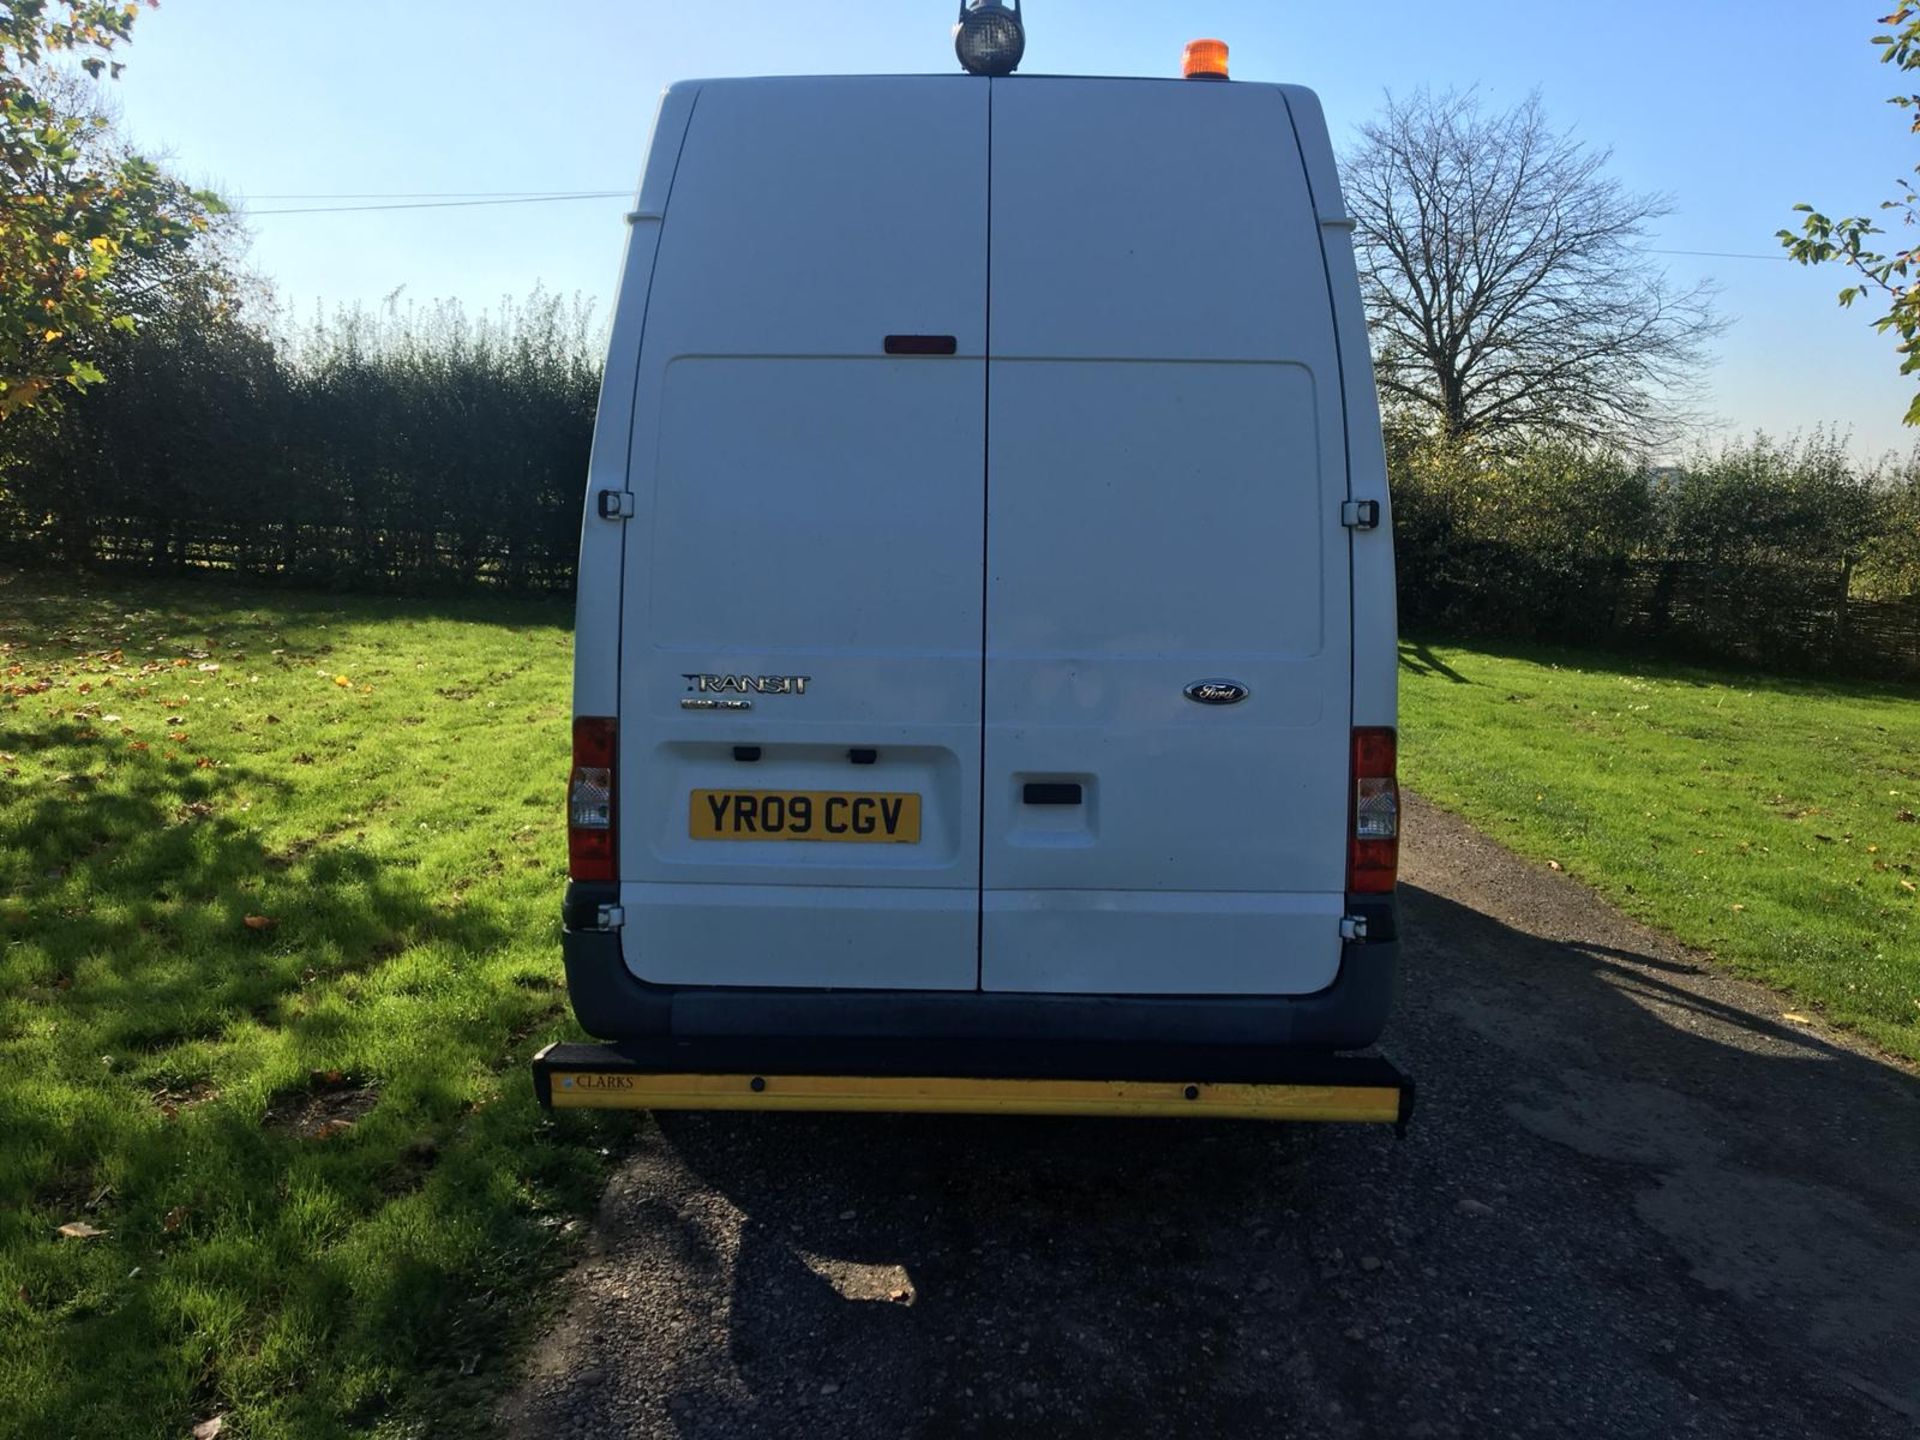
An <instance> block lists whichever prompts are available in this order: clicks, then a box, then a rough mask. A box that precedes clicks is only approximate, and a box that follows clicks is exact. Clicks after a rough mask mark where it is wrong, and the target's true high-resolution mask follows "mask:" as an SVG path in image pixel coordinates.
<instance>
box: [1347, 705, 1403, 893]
mask: <svg viewBox="0 0 1920 1440" xmlns="http://www.w3.org/2000/svg"><path fill="white" fill-rule="evenodd" d="M1396 750H1397V745H1396V741H1395V736H1394V732H1393V731H1392V730H1391V729H1389V728H1387V727H1385V726H1361V727H1356V728H1355V730H1354V732H1353V802H1352V804H1353V808H1352V817H1353V824H1352V829H1351V831H1350V833H1349V839H1348V849H1347V889H1348V890H1349V891H1352V892H1354V893H1356V894H1361V895H1385V894H1388V893H1390V892H1391V891H1392V890H1393V886H1394V882H1395V880H1396V879H1397V878H1398V877H1399V871H1400V782H1399V779H1398V778H1397V773H1396V769H1397V767H1396V761H1397V759H1398V756H1397V754H1396Z"/></svg>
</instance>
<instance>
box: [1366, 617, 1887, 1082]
mask: <svg viewBox="0 0 1920 1440" xmlns="http://www.w3.org/2000/svg"><path fill="white" fill-rule="evenodd" d="M1400 673H1401V680H1402V682H1403V691H1402V724H1403V735H1404V738H1403V741H1402V759H1401V769H1402V774H1403V775H1404V776H1405V778H1406V779H1407V781H1408V783H1410V784H1411V785H1412V786H1413V787H1414V788H1415V789H1417V790H1419V791H1420V792H1421V793H1423V794H1425V795H1426V796H1427V797H1428V798H1429V799H1432V800H1434V801H1436V802H1437V803H1439V804H1441V805H1444V806H1445V807H1447V808H1448V809H1450V810H1453V811H1456V812H1457V813H1459V814H1461V815H1463V816H1465V817H1466V818H1467V819H1468V820H1471V821H1472V822H1473V823H1474V824H1476V825H1478V826H1480V827H1481V828H1482V829H1484V830H1486V831H1487V832H1488V833H1489V834H1492V835H1493V836H1495V837H1496V838H1498V839H1500V840H1502V841H1504V842H1505V843H1507V844H1508V845H1510V846H1512V847H1513V848H1515V849H1517V850H1519V851H1521V852H1522V853H1524V854H1527V855H1529V856H1532V857H1533V858H1535V859H1537V860H1540V861H1543V862H1551V863H1554V864H1557V865H1559V866H1561V867H1563V868H1565V869H1566V870H1567V871H1568V872H1570V873H1571V874H1573V875H1575V876H1577V877H1578V878H1580V879H1581V880H1584V881H1586V882H1587V883H1588V884H1590V885H1592V886H1594V887H1595V888H1596V889H1598V890H1600V891H1601V892H1602V893H1604V894H1606V895H1607V896H1609V897H1610V898H1611V899H1613V900H1614V901H1615V902H1617V903H1618V904H1619V905H1621V906H1622V907H1623V908H1625V909H1627V910H1629V911H1631V912H1632V913H1634V914H1635V915H1638V916H1641V917H1643V918H1645V919H1647V920H1650V921H1652V922H1653V923H1654V924H1656V925H1659V926H1662V927H1664V928H1665V929H1667V930H1670V931H1672V932H1673V933H1674V934H1676V935H1678V936H1679V937H1680V938H1682V939H1683V940H1686V941H1688V942H1690V943H1691V944H1694V945H1697V946H1700V947H1701V948H1703V949H1706V950H1709V951H1711V952H1713V953H1714V954H1715V955H1716V956H1718V957H1719V958H1720V959H1721V960H1723V961H1725V962H1726V963H1727V964H1729V965H1730V966H1732V967H1734V968H1735V969H1737V970H1741V971H1744V972H1745V973H1747V974H1750V975H1753V976H1756V977H1758V978H1760V979H1763V980H1766V981H1769V982H1771V983H1773V984H1775V985H1778V986H1781V987H1782V988H1783V989H1785V990H1787V991H1788V992H1790V993H1791V994H1792V995H1794V996H1795V997H1797V998H1798V1001H1799V1003H1801V1004H1803V1005H1807V1006H1813V1007H1817V1008H1818V1009H1819V1010H1820V1011H1821V1012H1822V1013H1823V1014H1824V1015H1825V1016H1826V1017H1827V1018H1828V1019H1830V1020H1832V1021H1834V1022H1836V1023H1839V1024H1843V1025H1847V1026H1851V1027H1853V1028H1855V1029H1857V1030H1859V1031H1860V1032H1861V1033H1862V1034H1864V1035H1866V1036H1867V1037H1869V1038H1870V1039H1872V1040H1873V1041H1874V1042H1875V1043H1877V1044H1879V1045H1882V1046H1884V1047H1885V1048H1886V1049H1887V1050H1889V1051H1891V1052H1893V1053H1895V1054H1898V1055H1902V1056H1905V1057H1906V1058H1908V1059H1910V1060H1916V1059H1920V818H1917V817H1920V687H1914V686H1908V687H1895V686H1874V685H1864V684H1848V683H1820V682H1814V681H1797V680H1785V679H1779V678H1774V677H1757V676H1751V675H1741V674H1736V673H1731V672H1727V671H1723V670H1703V669H1693V668H1688V667H1684V666H1675V665H1665V664H1655V663H1649V662H1641V661H1636V660H1626V659H1621V658H1618V657H1609V656H1602V655H1593V654H1581V653H1575V652H1565V651H1554V650H1544V649H1528V650H1524V651H1514V652H1510V653H1501V654H1494V653H1488V652H1485V651H1478V650H1469V649H1462V648H1459V647H1455V646H1432V647H1428V646H1425V645H1419V644H1406V645H1403V646H1402V647H1401V672H1400Z"/></svg>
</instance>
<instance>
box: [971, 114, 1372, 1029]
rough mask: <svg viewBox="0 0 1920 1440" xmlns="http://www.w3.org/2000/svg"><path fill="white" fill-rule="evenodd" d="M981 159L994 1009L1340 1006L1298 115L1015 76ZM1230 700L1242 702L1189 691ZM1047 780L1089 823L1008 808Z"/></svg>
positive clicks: (1323, 383) (1318, 427) (1332, 590)
mask: <svg viewBox="0 0 1920 1440" xmlns="http://www.w3.org/2000/svg"><path fill="white" fill-rule="evenodd" d="M1196 92H1199V93H1196ZM993 152H994V153H993V253H992V316H991V325H992V330H991V347H990V353H991V356H992V359H991V361H990V364H991V369H992V373H991V376H990V382H989V383H990V393H989V422H988V461H987V475H988V489H987V509H988V521H987V685H986V694H987V729H986V774H987V778H988V786H987V791H986V798H985V805H984V812H983V815H984V818H983V828H984V834H985V837H986V843H985V848H984V856H985V859H984V869H983V872H982V873H983V884H984V892H983V906H984V911H983V922H982V932H981V985H982V988H983V989H987V990H1022V991H1068V992H1083V993H1084V992H1091V993H1104V994H1140V993H1147V994H1177V993H1186V994H1220V993H1239V992H1251V993H1257V994H1305V993H1311V992H1313V991H1316V990H1320V989H1322V988H1324V987H1325V986H1326V985H1328V984H1329V983H1331V982H1332V980H1333V978H1334V975H1335V973H1336V972H1337V970H1338V968H1339V964H1340V918H1341V916H1342V914H1343V913H1344V912H1345V895H1344V886H1345V874H1346V845H1345V824H1346V812H1345V803H1346V791H1347V779H1346V765H1347V755H1348V748H1349V744H1350V740H1349V725H1350V720H1349V711H1348V695H1349V673H1348V664H1349V637H1350V634H1351V630H1350V626H1349V623H1348V616H1347V611H1348V587H1347V556H1346V552H1347V537H1346V532H1345V531H1344V530H1343V529H1342V528H1341V524H1340V502H1341V501H1342V500H1343V499H1345V498H1346V455H1345V450H1344V447H1343V445H1342V431H1343V428H1344V427H1343V423H1342V417H1341V411H1340V389H1339V363H1338V357H1337V355H1336V354H1335V351H1334V338H1333V327H1332V321H1331V316H1330V314H1329V309H1328V303H1327V290H1326V281H1325V270H1324V264H1323V261H1322V259H1321V255H1320V249H1319V232H1318V226H1317V224H1316V222H1315V217H1314V212H1313V202H1312V198H1311V195H1310V193H1309V191H1308V189H1307V183H1306V174H1305V170H1304V168H1303V166H1302V164H1301V160H1300V154H1299V150H1298V148H1297V146H1296V145H1295V143H1294V138H1293V132H1292V128H1291V125H1290V123H1289V120H1288V115H1287V108H1286V104H1285V102H1284V100H1283V99H1282V98H1281V96H1280V94H1279V92H1278V91H1277V90H1274V89H1273V88H1271V87H1268V86H1236V85H1208V86H1193V85H1188V84H1184V83H1180V82H1163V83H1154V82H1138V81H1134V82H1128V81H1103V80H1065V79H1063V80H1034V81H1022V80H1011V81H1006V82H1001V83H997V84H996V86H995V90H994V112H993ZM1216 677H1223V678H1227V679H1230V680H1232V681H1234V682H1235V683H1238V684H1240V685H1244V686H1245V687H1246V688H1247V690H1248V692H1249V694H1248V698H1247V699H1246V700H1245V701H1244V702H1242V703H1240V704H1237V705H1232V706H1209V705H1199V704H1195V703H1193V702H1192V701H1190V700H1189V699H1187V698H1186V695H1185V693H1184V691H1185V688H1186V687H1187V686H1188V685H1189V684H1191V683H1193V682H1195V681H1199V680H1205V679H1210V678H1216ZM1056 776H1058V777H1082V778H1081V782H1080V783H1082V784H1083V786H1084V788H1085V792H1086V794H1087V801H1086V803H1085V804H1084V805H1083V806H1081V807H1079V811H1080V817H1079V818H1080V819H1081V822H1082V823H1081V825H1080V827H1079V828H1078V829H1076V830H1062V829H1060V828H1059V822H1058V817H1057V812H1055V811H1052V810H1051V809H1045V810H1037V809H1036V808H1035V807H1032V806H1028V805H1023V804H1022V803H1021V793H1022V788H1023V782H1024V781H1026V780H1029V779H1042V780H1044V779H1052V778H1054V777H1056Z"/></svg>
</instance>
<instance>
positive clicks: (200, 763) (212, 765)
mask: <svg viewBox="0 0 1920 1440" xmlns="http://www.w3.org/2000/svg"><path fill="white" fill-rule="evenodd" d="M219 764H220V762H219V761H218V760H215V759H214V758H213V757H212V756H211V755H202V756H201V757H200V758H199V759H198V760H196V761H194V762H193V768H194V769H196V770H213V769H217V768H218V766H219Z"/></svg>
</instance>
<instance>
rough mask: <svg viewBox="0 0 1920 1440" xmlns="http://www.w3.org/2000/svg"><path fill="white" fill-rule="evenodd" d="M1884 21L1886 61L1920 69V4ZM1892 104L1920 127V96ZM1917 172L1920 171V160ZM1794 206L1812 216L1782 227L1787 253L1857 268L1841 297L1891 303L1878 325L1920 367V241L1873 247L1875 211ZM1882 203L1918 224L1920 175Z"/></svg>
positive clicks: (1917, 400) (1911, 409)
mask: <svg viewBox="0 0 1920 1440" xmlns="http://www.w3.org/2000/svg"><path fill="white" fill-rule="evenodd" d="M1880 23H1881V24H1882V25H1885V26H1887V27H1888V29H1887V32H1886V33H1885V34H1881V35H1876V36H1874V37H1873V43H1874V44H1875V45H1878V46H1879V47H1880V63H1881V64H1883V65H1892V66H1895V67H1897V68H1898V69H1900V70H1902V71H1910V70H1920V3H1916V4H1905V5H1902V6H1901V7H1900V8H1899V9H1898V10H1895V11H1894V12H1893V13H1892V14H1891V15H1886V16H1882V17H1881V20H1880ZM1887 103H1888V104H1890V105H1896V106H1898V107H1899V108H1900V109H1902V110H1906V111H1909V112H1911V114H1912V115H1913V119H1912V120H1911V121H1910V122H1909V123H1908V129H1909V130H1910V131H1912V132H1914V133H1917V134H1920V95H1895V96H1893V97H1892V98H1891V99H1890V100H1888V102H1887ZM1914 173H1915V175H1916V177H1920V166H1916V167H1915V172H1914ZM1793 208H1794V209H1795V210H1796V211H1798V212H1799V213H1800V214H1802V215H1804V216H1806V219H1805V220H1803V221H1801V223H1800V228H1799V229H1798V230H1782V231H1780V232H1779V238H1780V243H1781V244H1782V245H1784V246H1785V247H1786V250H1787V254H1788V255H1789V256H1790V257H1792V258H1793V259H1795V260H1798V261H1799V262H1800V263H1801V264H1802V265H1824V264H1827V263H1829V262H1835V261H1837V262H1838V263H1840V264H1843V265H1846V266H1848V267H1850V268H1851V269H1852V270H1853V271H1854V272H1855V273H1856V274H1857V275H1858V277H1859V280H1860V283H1859V284H1857V285H1849V286H1847V287H1846V288H1845V289H1844V290H1842V291H1841V292H1840V303H1841V304H1842V305H1843V306H1848V307H1851V306H1852V305H1853V303H1854V302H1855V301H1856V300H1862V299H1866V298H1868V297H1869V296H1877V297H1879V298H1880V299H1881V300H1882V301H1883V302H1884V303H1885V304H1886V307H1887V308H1886V310H1885V312H1884V313H1883V314H1881V315H1880V316H1879V317H1877V318H1876V319H1875V320H1874V322H1873V323H1874V328H1875V329H1876V330H1878V331H1880V332H1881V333H1882V334H1886V333H1888V332H1889V331H1890V332H1892V333H1893V334H1895V335H1897V336H1898V337H1899V340H1900V344H1899V346H1898V349H1899V353H1900V356H1901V361H1900V373H1901V374H1902V375H1912V374H1915V373H1916V372H1920V284H1916V283H1915V269H1916V266H1917V265H1920V244H1914V245H1908V246H1906V247H1905V248H1899V249H1892V250H1884V251H1883V250H1877V249H1874V248H1872V245H1873V237H1874V236H1876V235H1885V234H1887V232H1886V231H1884V230H1882V229H1881V228H1880V227H1879V226H1878V225H1876V224H1875V223H1874V222H1873V220H1872V219H1871V218H1870V217H1868V216H1865V215H1849V216H1847V217H1845V218H1844V219H1840V220H1834V219H1831V218H1830V217H1828V216H1826V215H1824V214H1822V213H1821V212H1820V211H1818V210H1816V209H1814V207H1813V206H1811V205H1796V206H1794V207H1793ZM1880 209H1881V210H1882V211H1887V210H1898V211H1901V212H1902V223H1903V224H1905V225H1907V226H1909V227H1911V226H1912V225H1913V223H1914V217H1915V213H1916V210H1917V209H1920V179H1916V180H1908V181H1907V182H1906V183H1905V184H1904V185H1902V186H1901V193H1900V194H1899V195H1898V196H1896V197H1894V198H1893V199H1891V200H1883V201H1882V202H1881V203H1880ZM1906 422H1907V424H1909V425H1920V394H1916V395H1915V396H1914V398H1913V402H1912V403H1911V404H1910V405H1908V406H1907V414H1906Z"/></svg>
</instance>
